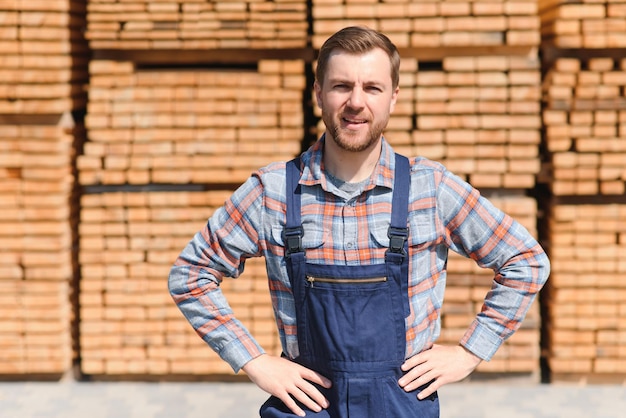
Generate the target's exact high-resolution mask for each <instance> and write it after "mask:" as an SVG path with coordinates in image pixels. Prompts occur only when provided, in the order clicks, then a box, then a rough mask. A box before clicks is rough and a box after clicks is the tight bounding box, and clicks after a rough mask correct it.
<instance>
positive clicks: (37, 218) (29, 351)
mask: <svg viewBox="0 0 626 418" xmlns="http://www.w3.org/2000/svg"><path fill="white" fill-rule="evenodd" d="M81 13H84V4H81V3H80V2H73V1H69V0H54V1H41V0H33V1H18V0H13V1H3V2H0V33H1V34H2V36H0V38H1V39H0V313H1V315H0V375H15V376H18V375H30V376H50V375H52V376H58V375H61V374H64V373H66V372H67V371H68V370H70V369H71V367H72V361H73V359H74V358H75V356H76V353H75V352H74V351H73V339H72V336H73V331H74V328H73V327H74V324H75V323H74V311H73V309H72V307H71V305H70V300H71V299H72V298H74V299H75V293H74V287H73V286H74V280H75V277H76V270H77V269H76V267H75V263H74V262H73V261H74V257H73V246H74V244H75V236H74V234H73V231H74V229H75V220H76V213H75V208H76V205H75V200H76V199H75V195H76V189H75V187H74V180H75V173H74V165H75V164H74V161H75V154H76V150H77V148H79V144H80V142H81V140H82V139H84V135H85V134H84V129H83V127H82V123H81V122H80V120H79V119H77V118H74V116H73V114H74V113H79V112H80V111H81V109H84V105H85V102H86V100H85V94H84V91H83V89H82V84H83V83H84V81H85V80H86V78H87V77H86V74H87V73H86V71H85V70H83V69H81V64H84V63H86V62H87V57H86V54H87V48H86V45H85V44H84V43H83V42H81V40H80V31H81V23H80V22H81V19H80V16H81Z"/></svg>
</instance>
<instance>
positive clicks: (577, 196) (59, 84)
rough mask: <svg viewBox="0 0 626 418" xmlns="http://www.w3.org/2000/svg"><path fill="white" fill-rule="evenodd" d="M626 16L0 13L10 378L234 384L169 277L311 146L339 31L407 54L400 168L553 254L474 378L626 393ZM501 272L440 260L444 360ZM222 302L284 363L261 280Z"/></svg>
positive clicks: (122, 5) (4, 336)
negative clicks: (372, 36) (218, 215)
mask: <svg viewBox="0 0 626 418" xmlns="http://www.w3.org/2000/svg"><path fill="white" fill-rule="evenodd" d="M625 1H626V0H611V1H608V0H607V1H603V0H589V1H587V0H581V1H577V2H569V1H561V0H541V1H539V2H536V1H531V0H460V1H454V2H445V1H438V0H432V1H430V0H429V1H422V2H410V1H408V0H394V1H379V0H312V1H303V0H281V1H265V0H248V1H229V2H223V1H222V2H219V1H212V0H168V1H147V0H124V1H121V0H117V1H113V0H88V1H80V0H28V1H27V0H4V1H0V33H2V37H0V38H1V39H0V76H2V77H0V243H1V244H2V245H1V246H0V291H1V293H0V300H1V301H2V302H3V303H2V305H1V306H2V307H0V312H1V313H2V316H1V317H0V352H1V353H2V354H1V355H0V375H26V374H27V375H50V374H62V373H65V372H67V371H68V370H69V369H70V368H71V366H72V361H73V360H75V359H80V363H79V365H80V372H82V373H85V374H89V375H96V376H131V375H132V376H135V377H136V376H148V377H149V376H157V377H159V378H161V377H164V376H166V375H175V376H195V377H200V376H210V375H226V374H230V373H232V371H231V370H230V369H229V367H228V366H227V365H226V364H225V363H224V362H222V361H221V360H220V359H219V358H218V357H217V355H215V354H214V353H213V352H212V351H211V350H210V349H209V348H208V347H207V346H206V344H205V343H203V342H202V341H201V340H200V339H199V338H198V337H197V336H196V335H195V333H194V332H193V330H192V329H191V327H190V326H189V324H188V323H187V322H186V321H185V319H184V318H183V317H182V315H181V314H180V312H179V311H178V310H177V308H176V307H175V306H174V304H173V302H172V300H171V298H170V297H169V294H168V292H167V288H166V280H167V274H168V272H169V267H170V265H171V263H173V262H174V260H175V258H176V256H177V255H178V253H179V252H180V251H181V250H182V248H183V247H184V245H185V244H186V243H187V241H188V240H189V239H190V238H191V236H192V235H193V233H195V232H196V231H197V230H199V229H200V228H201V227H202V225H203V224H204V223H205V222H206V219H207V218H208V217H209V216H210V215H211V213H212V212H213V211H214V210H215V208H217V207H218V206H219V205H221V204H222V202H223V200H224V199H225V198H226V196H228V195H230V193H231V192H232V190H233V189H234V187H236V186H237V185H238V184H239V183H241V182H242V181H244V180H245V179H246V178H247V177H248V176H249V174H250V172H251V171H252V170H254V169H256V168H258V167H260V166H263V165H265V164H267V163H269V162H271V161H276V160H287V159H289V158H291V157H293V156H294V155H296V154H297V153H299V152H300V150H301V149H302V148H305V147H306V146H307V145H308V144H309V143H310V141H311V140H312V139H313V137H316V136H317V135H319V134H321V132H322V131H323V129H324V126H323V123H322V122H321V120H320V112H319V109H317V107H316V106H315V99H314V97H313V95H311V94H310V93H309V92H310V89H311V84H312V74H313V68H314V65H315V62H314V56H315V53H316V49H317V48H319V47H320V46H321V44H322V42H323V41H324V40H325V39H326V38H327V37H328V36H329V35H330V34H331V33H333V32H335V31H336V30H337V29H339V28H341V27H344V26H347V25H351V24H364V25H367V26H370V27H372V28H375V29H379V30H381V31H383V32H385V33H386V34H388V35H389V36H390V38H391V39H392V40H393V41H394V42H395V43H396V44H397V45H398V46H399V47H400V49H401V51H400V52H401V55H402V57H403V62H402V67H401V86H400V88H401V92H400V96H399V99H398V104H397V106H396V108H395V112H394V113H393V115H392V117H391V120H390V124H389V127H388V129H387V131H386V133H385V135H386V137H387V139H388V140H389V141H390V142H391V143H392V145H393V146H394V147H395V149H396V150H397V151H399V152H401V153H404V154H407V155H423V156H425V157H428V158H431V159H433V160H436V161H440V162H442V163H444V164H445V165H446V167H448V168H449V169H450V170H451V171H453V172H454V173H456V174H458V175H460V176H461V177H462V178H464V179H465V180H467V181H469V182H470V183H472V184H473V185H474V186H476V187H477V188H479V189H481V191H482V192H483V194H485V195H486V196H487V197H489V198H490V199H491V200H492V201H494V203H495V204H496V205H497V206H500V207H501V208H503V209H504V210H505V211H507V212H508V213H510V214H512V215H513V216H514V217H515V218H516V219H518V220H519V221H521V223H522V224H523V225H524V226H526V228H527V229H529V230H530V231H531V233H533V234H534V235H540V236H542V239H543V238H545V240H543V243H544V245H545V246H546V247H547V248H548V249H549V252H550V256H551V259H552V262H553V268H552V277H551V281H550V282H549V285H548V287H547V288H546V291H545V293H544V297H543V298H542V302H543V305H542V306H541V308H542V311H541V317H540V306H539V303H535V304H534V305H533V306H532V307H531V310H530V312H529V314H528V317H527V319H526V321H525V322H524V323H523V324H522V328H521V329H520V331H518V333H517V334H516V335H514V336H513V337H512V338H511V340H509V341H507V343H506V344H505V345H504V346H503V347H502V348H501V350H500V351H499V352H498V353H497V354H496V357H495V358H494V359H493V361H492V362H489V363H483V364H481V366H480V368H479V371H481V372H485V373H498V374H507V373H511V374H515V375H518V374H525V375H528V374H530V375H531V376H538V374H539V367H540V366H539V363H540V356H542V355H543V356H545V357H546V363H547V365H548V366H549V368H550V369H551V372H552V376H553V377H554V378H555V379H556V380H558V379H567V378H571V377H572V376H574V375H576V376H596V377H597V376H601V377H600V378H599V380H602V378H605V379H608V377H607V376H609V375H611V374H616V373H622V374H626V370H624V368H623V364H624V363H626V362H625V361H624V355H625V354H624V349H623V346H624V341H625V339H624V338H625V335H626V329H625V325H624V318H625V317H626V311H625V310H624V308H623V307H622V305H623V303H621V302H622V301H623V300H624V298H625V297H626V295H624V294H623V292H624V289H625V287H624V285H623V284H621V282H623V280H621V279H622V278H623V277H624V275H625V274H626V267H625V265H624V261H623V260H622V259H623V258H624V257H623V255H622V254H623V253H624V250H625V247H626V238H625V236H626V232H625V231H624V226H623V225H624V224H625V221H626V220H625V219H624V218H625V217H626V213H625V211H626V208H625V205H626V201H625V200H624V195H625V193H626V170H625V169H624V167H626V146H625V145H624V140H623V138H624V137H626V97H625V96H626V58H624V54H623V50H622V49H623V48H624V46H626V23H625V22H626V19H625V17H626V3H625ZM539 46H541V48H542V51H543V52H544V53H543V54H541V55H540V54H539V49H538V47H539ZM87 97H88V99H87ZM83 115H84V116H83ZM83 119H84V120H83ZM85 127H86V130H85ZM79 186H80V189H79V188H78V187H79ZM79 190H80V194H81V195H82V196H81V198H80V199H79V198H78V197H77V196H78V194H79V193H78V192H79ZM544 192H545V193H544ZM542 218H543V222H542V223H537V221H538V220H542ZM544 235H545V236H544ZM491 276H492V273H491V272H487V271H482V270H480V269H479V268H477V267H476V266H475V265H474V264H473V262H472V261H470V260H465V259H462V258H461V257H459V256H456V255H454V254H452V255H451V258H450V262H449V272H448V289H447V293H446V302H445V303H444V308H443V312H442V314H443V317H442V319H443V321H442V331H441V339H440V342H442V343H455V342H456V341H457V340H458V338H459V337H460V335H461V333H462V332H463V330H464V329H465V327H466V326H467V325H468V324H469V323H470V322H471V320H472V318H473V317H474V315H475V313H476V312H477V311H478V310H479V309H480V306H481V304H482V298H483V297H484V295H485V294H486V292H487V291H488V289H489V287H490V284H491ZM223 288H224V289H225V291H226V292H227V294H228V295H229V301H230V302H231V304H232V306H233V308H234V309H235V312H236V314H237V316H238V317H239V318H240V319H241V320H242V321H243V322H244V324H245V325H246V326H248V327H249V328H250V329H251V331H252V332H253V334H254V335H255V336H256V337H257V338H258V339H259V340H260V342H261V343H262V345H263V346H264V347H265V348H266V349H268V351H270V352H273V353H276V354H277V353H279V351H280V347H279V343H278V338H277V335H276V331H275V325H274V318H273V314H272V312H271V305H270V301H269V295H268V293H267V284H266V278H265V272H264V266H263V261H262V260H250V261H249V262H248V263H247V266H246V277H245V278H242V279H241V280H227V281H226V282H225V283H224V284H223ZM542 326H543V329H544V333H543V335H542V334H541V330H540V329H541V328H542ZM540 340H541V341H540ZM541 349H543V351H540V350H541Z"/></svg>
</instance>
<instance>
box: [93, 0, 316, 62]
mask: <svg viewBox="0 0 626 418" xmlns="http://www.w3.org/2000/svg"><path fill="white" fill-rule="evenodd" d="M87 11H88V14H87V22H88V25H87V32H86V35H85V36H86V38H87V39H88V40H89V43H90V45H91V47H92V48H93V49H174V50H175V49H215V48H218V49H223V48H237V49H245V48H247V49H266V48H304V47H305V46H306V44H307V30H308V24H307V2H306V1H304V0H281V1H269V0H265V1H264V0H250V1H240V0H236V1H212V0H178V1H176V0H171V1H148V0H131V1H121V2H119V1H118V2H111V1H110V0H89V1H88V8H87Z"/></svg>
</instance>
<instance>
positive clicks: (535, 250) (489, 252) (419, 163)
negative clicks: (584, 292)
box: [169, 137, 549, 371]
mask: <svg viewBox="0 0 626 418" xmlns="http://www.w3.org/2000/svg"><path fill="white" fill-rule="evenodd" d="M323 145H324V138H323V137H322V138H321V139H320V140H319V141H317V143H316V144H314V145H313V146H312V147H311V149H309V150H308V151H307V152H305V153H303V154H302V177H301V179H300V184H301V185H302V186H301V187H302V225H303V228H304V237H303V247H304V248H305V250H306V257H307V261H308V262H309V263H316V264H331V265H367V264H377V263H383V262H384V256H385V251H386V250H387V246H388V245H389V238H388V237H387V228H388V226H389V222H390V214H391V196H392V192H393V176H394V167H395V154H394V151H393V149H392V147H391V146H390V145H389V144H388V143H387V142H386V140H384V139H383V141H382V152H381V157H380V161H379V164H378V165H377V167H376V168H375V170H374V172H373V173H372V176H371V178H370V182H369V183H368V184H367V186H366V187H365V188H364V190H363V192H362V193H361V194H359V195H358V196H356V197H354V198H350V199H346V198H344V197H341V196H343V194H342V193H341V192H340V191H338V190H337V189H336V188H335V186H333V184H332V183H331V182H330V181H328V180H327V178H326V176H325V175H324V167H323V163H322V153H323V148H324V147H323ZM410 161H411V172H410V173H407V175H410V176H411V190H410V194H409V216H408V227H409V239H408V243H409V253H408V256H409V278H408V280H409V285H408V292H409V295H408V297H409V302H410V314H409V315H408V316H407V318H406V319H405V322H406V356H407V358H408V357H410V356H412V355H414V354H417V353H419V352H421V351H423V350H425V349H428V348H430V347H431V346H432V345H433V344H434V342H435V341H436V339H437V338H438V336H439V333H440V329H441V323H440V313H441V307H442V304H443V300H444V291H445V284H446V263H447V258H448V250H452V251H455V252H457V253H459V254H461V255H463V256H466V257H470V258H472V259H473V260H475V262H476V263H477V264H478V265H480V266H481V267H484V268H488V269H492V270H493V271H494V280H493V285H492V288H491V290H490V291H489V293H488V294H487V295H486V299H485V303H484V305H483V308H482V310H481V312H480V313H478V314H477V316H476V318H475V320H474V321H473V322H472V323H471V324H468V329H467V331H466V333H465V335H464V336H463V338H462V339H461V341H460V343H461V344H462V345H463V346H465V347H466V348H467V349H468V350H470V351H471V352H473V353H474V354H476V355H477V356H479V357H480V358H482V359H484V360H489V359H490V358H491V357H492V356H493V355H494V353H495V352H496V350H497V349H498V348H499V347H500V345H501V344H502V343H503V342H504V341H505V340H506V339H507V338H508V337H509V336H511V335H512V334H513V332H515V330H517V329H518V328H519V326H520V324H521V321H522V320H523V318H524V317H525V315H526V312H527V311H528V309H529V307H530V305H531V303H532V302H533V300H534V299H535V297H536V295H537V293H538V292H539V290H540V289H541V287H542V286H543V284H544V283H545V281H546V280H547V277H548V274H549V261H548V259H547V256H546V254H545V252H544V251H543V249H542V248H541V246H540V245H539V244H538V243H537V241H536V240H535V239H534V238H533V237H532V236H531V235H530V234H529V233H528V231H527V230H526V229H525V228H524V227H523V226H521V225H520V224H519V223H517V222H516V221H515V220H513V219H512V218H511V217H510V216H508V215H507V214H505V213H503V212H502V211H501V210H499V209H497V208H495V207H494V206H493V205H492V204H491V203H490V202H489V201H488V200H487V199H485V198H484V197H482V196H481V195H480V193H479V192H478V190H476V189H474V188H473V187H471V186H470V185H469V184H468V183H466V182H464V181H463V180H461V179H460V178H458V177H457V176H455V175H454V174H452V173H451V172H449V171H447V170H446V169H445V168H444V167H443V166H442V165H441V164H438V163H436V162H433V161H430V160H428V159H425V158H421V157H417V158H411V160H410ZM284 225H285V163H284V162H277V163H273V164H270V165H268V166H266V167H264V168H262V169H260V170H258V171H256V172H255V173H253V174H252V176H251V177H250V178H249V179H248V180H247V181H246V182H245V183H244V184H242V185H241V186H240V187H239V188H238V189H237V190H236V191H235V192H234V193H233V194H232V196H231V197H230V199H229V200H228V201H227V202H226V203H225V204H224V206H223V207H221V208H220V209H218V210H217V211H216V212H215V213H214V214H213V216H211V218H210V219H209V220H208V222H207V224H206V226H205V227H204V228H203V229H202V230H200V231H199V232H198V233H197V234H196V235H195V236H194V237H193V238H192V240H191V241H190V242H189V244H188V245H187V246H186V247H185V248H184V249H183V251H182V253H181V254H180V256H179V257H178V259H177V260H176V262H175V263H174V265H173V267H172V269H171V272H170V276H169V288H170V293H171V295H172V297H173V299H174V301H175V302H176V304H177V305H178V307H179V308H180V310H181V311H182V312H183V314H184V315H185V317H186V318H187V320H188V321H189V322H190V323H191V325H192V326H193V327H194V329H195V330H196V332H197V333H198V334H199V335H200V337H201V338H203V339H204V340H205V341H206V342H207V343H208V344H209V345H210V346H211V347H212V348H213V350H215V351H216V352H217V353H218V354H219V355H220V356H221V357H222V358H223V359H224V360H225V361H227V362H228V363H229V364H230V365H231V367H232V368H233V370H235V371H238V370H239V369H240V368H241V367H242V366H243V365H244V364H245V363H247V362H248V361H250V360H251V359H253V358H255V357H256V356H258V355H260V354H262V353H263V352H264V351H263V349H262V347H260V346H259V344H258V343H257V342H256V341H255V340H254V338H253V337H252V336H251V335H250V333H249V331H248V330H247V329H246V328H245V327H244V326H243V325H242V324H241V323H240V322H239V321H238V320H237V319H236V318H235V317H234V315H233V312H232V310H231V308H230V306H229V304H228V302H227V300H226V298H225V296H224V294H223V293H222V291H221V289H220V286H219V284H220V283H221V281H222V280H223V279H224V278H226V277H233V278H236V277H239V276H240V275H241V273H242V272H243V268H244V264H245V261H246V259H248V258H251V257H261V256H262V257H265V261H266V264H267V274H268V283H269V291H270V295H271V300H272V304H273V308H274V313H275V315H276V322H277V327H278V331H279V336H280V340H281V344H282V348H283V351H284V353H285V355H287V356H288V357H289V358H295V357H297V356H298V344H297V329H296V318H295V306H294V300H293V297H292V295H291V285H290V283H289V278H288V276H287V269H286V264H285V249H284V244H283V239H282V232H283V227H284Z"/></svg>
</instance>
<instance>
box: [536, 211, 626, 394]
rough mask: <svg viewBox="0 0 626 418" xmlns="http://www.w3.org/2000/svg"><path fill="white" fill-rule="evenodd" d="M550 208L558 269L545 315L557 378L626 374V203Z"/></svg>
mask: <svg viewBox="0 0 626 418" xmlns="http://www.w3.org/2000/svg"><path fill="white" fill-rule="evenodd" d="M551 212H552V213H551V216H550V222H549V223H550V225H549V228H550V242H551V247H550V253H551V260H552V265H553V269H552V271H553V272H552V275H551V278H550V283H551V285H550V288H549V289H548V290H549V293H548V294H547V297H548V299H549V301H550V310H549V317H548V318H544V320H545V321H546V323H547V329H548V330H549V333H548V338H549V343H550V344H549V346H550V352H549V356H548V358H549V365H550V368H551V371H552V374H553V376H554V379H555V380H572V379H576V380H579V381H581V380H582V381H589V380H593V379H595V380H599V381H610V380H611V376H619V375H620V374H621V376H624V375H626V305H625V304H624V300H626V282H625V281H624V276H625V275H626V258H624V254H626V204H624V203H607V204H597V203H592V204H570V203H557V204H554V205H553V207H552V209H551ZM623 380H624V378H623V377H622V381H623Z"/></svg>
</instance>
